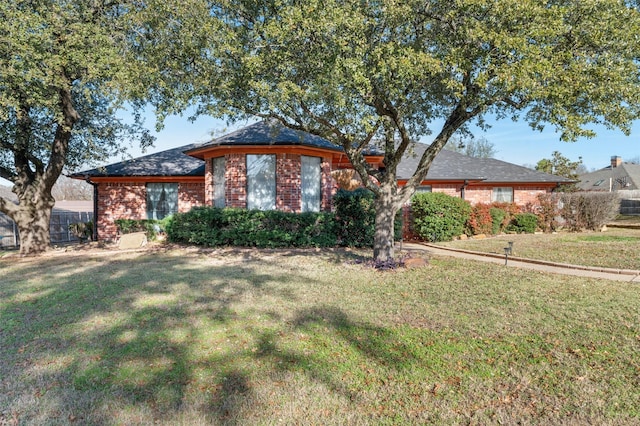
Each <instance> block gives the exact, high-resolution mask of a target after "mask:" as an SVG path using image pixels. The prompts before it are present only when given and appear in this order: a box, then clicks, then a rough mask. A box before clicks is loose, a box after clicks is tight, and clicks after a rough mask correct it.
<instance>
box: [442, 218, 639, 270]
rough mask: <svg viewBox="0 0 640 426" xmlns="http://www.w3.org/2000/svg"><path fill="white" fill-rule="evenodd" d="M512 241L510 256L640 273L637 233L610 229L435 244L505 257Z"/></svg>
mask: <svg viewBox="0 0 640 426" xmlns="http://www.w3.org/2000/svg"><path fill="white" fill-rule="evenodd" d="M508 241H513V242H514V245H513V255H514V256H518V257H526V258H531V259H540V260H547V261H551V262H560V263H569V264H574V265H584V266H598V267H604V268H617V269H634V270H639V269H640V229H637V228H636V229H625V228H609V229H608V230H607V231H605V232H579V233H571V232H560V233H557V234H517V235H516V234H511V235H500V236H497V237H490V238H485V239H468V240H456V241H448V242H442V243H438V244H439V245H442V246H445V247H453V248H460V249H465V250H474V251H481V252H485V253H497V254H504V247H506V246H507V245H508Z"/></svg>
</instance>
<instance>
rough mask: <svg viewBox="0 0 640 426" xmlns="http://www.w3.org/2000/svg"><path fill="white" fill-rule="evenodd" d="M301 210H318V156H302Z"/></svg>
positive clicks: (319, 175) (319, 184)
mask: <svg viewBox="0 0 640 426" xmlns="http://www.w3.org/2000/svg"><path fill="white" fill-rule="evenodd" d="M301 161H302V176H301V183H302V185H301V186H302V189H301V191H302V211H303V212H319V211H320V195H321V190H320V186H321V170H320V158H319V157H307V156H304V155H303V156H302V160H301Z"/></svg>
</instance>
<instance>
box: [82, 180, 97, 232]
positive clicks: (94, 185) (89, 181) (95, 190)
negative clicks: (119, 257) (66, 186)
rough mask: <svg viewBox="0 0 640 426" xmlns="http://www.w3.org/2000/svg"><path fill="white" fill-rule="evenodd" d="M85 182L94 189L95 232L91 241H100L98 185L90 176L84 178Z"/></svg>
mask: <svg viewBox="0 0 640 426" xmlns="http://www.w3.org/2000/svg"><path fill="white" fill-rule="evenodd" d="M84 181H85V182H87V183H88V184H89V185H91V186H92V187H93V230H92V231H93V232H92V233H91V240H92V241H98V184H97V183H94V182H91V178H90V177H89V175H86V176H85V177H84Z"/></svg>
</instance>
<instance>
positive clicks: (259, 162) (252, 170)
mask: <svg viewBox="0 0 640 426" xmlns="http://www.w3.org/2000/svg"><path fill="white" fill-rule="evenodd" d="M275 208H276V156H275V155H269V154H247V209H249V210H254V209H256V210H275Z"/></svg>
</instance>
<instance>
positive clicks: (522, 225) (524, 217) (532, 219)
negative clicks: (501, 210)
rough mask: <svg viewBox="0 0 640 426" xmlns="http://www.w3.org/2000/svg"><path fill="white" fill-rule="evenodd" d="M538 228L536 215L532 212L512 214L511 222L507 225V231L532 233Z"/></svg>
mask: <svg viewBox="0 0 640 426" xmlns="http://www.w3.org/2000/svg"><path fill="white" fill-rule="evenodd" d="M537 228H538V216H536V215H535V214H533V213H518V214H516V215H515V216H513V219H511V223H510V224H509V226H508V227H507V230H508V231H511V232H517V233H519V234H520V233H525V234H533V233H534V232H536V229H537Z"/></svg>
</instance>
